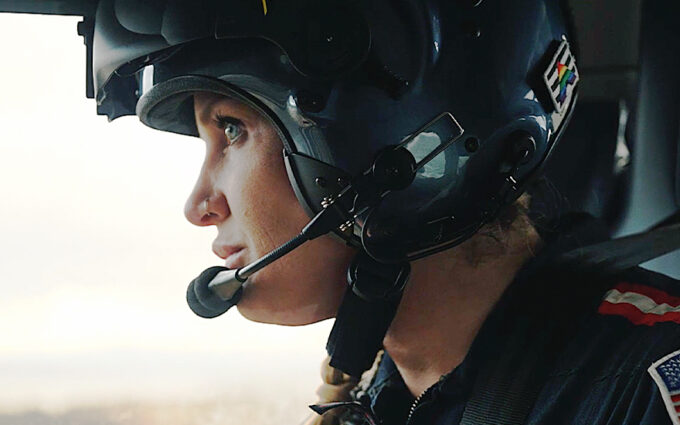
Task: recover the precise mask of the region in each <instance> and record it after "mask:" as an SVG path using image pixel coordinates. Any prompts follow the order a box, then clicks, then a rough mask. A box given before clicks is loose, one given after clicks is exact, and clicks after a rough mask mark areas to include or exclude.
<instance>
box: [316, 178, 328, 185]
mask: <svg viewBox="0 0 680 425" xmlns="http://www.w3.org/2000/svg"><path fill="white" fill-rule="evenodd" d="M314 183H316V185H317V186H319V187H326V179H324V178H323V177H317V178H316V179H314Z"/></svg>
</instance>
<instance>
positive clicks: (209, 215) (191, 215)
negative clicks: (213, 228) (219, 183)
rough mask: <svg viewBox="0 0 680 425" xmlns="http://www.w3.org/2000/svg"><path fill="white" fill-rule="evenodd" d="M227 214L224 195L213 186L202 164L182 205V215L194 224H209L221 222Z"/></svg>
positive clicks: (227, 205)
mask: <svg viewBox="0 0 680 425" xmlns="http://www.w3.org/2000/svg"><path fill="white" fill-rule="evenodd" d="M229 214H230V210H229V204H228V203H227V197H226V195H225V194H224V193H223V192H222V191H221V190H219V189H218V188H217V187H216V186H215V184H214V182H213V179H212V177H211V175H210V173H209V172H207V170H206V167H205V166H204V167H203V169H201V173H200V175H199V176H198V180H197V181H196V185H195V186H194V189H193V191H192V192H191V195H189V198H188V199H187V201H186V204H185V205H184V216H185V217H186V218H187V220H189V222H190V223H192V224H195V225H196V226H210V225H213V224H215V225H216V224H219V223H221V222H222V221H224V220H225V219H226V218H227V217H228V216H229Z"/></svg>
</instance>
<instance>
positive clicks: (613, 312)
mask: <svg viewBox="0 0 680 425" xmlns="http://www.w3.org/2000/svg"><path fill="white" fill-rule="evenodd" d="M597 311H598V313H600V314H603V315H610V316H623V317H625V318H626V319H628V320H629V321H630V322H631V323H633V324H635V325H646V326H652V325H655V324H657V323H661V322H675V323H680V297H676V296H672V295H670V294H668V293H667V292H665V291H662V290H660V289H656V288H653V287H651V286H646V285H639V284H635V283H626V282H621V283H618V284H616V286H614V287H613V288H612V289H610V290H609V291H607V293H606V294H605V296H604V299H603V300H602V304H600V307H599V308H598V310H597ZM678 425H680V423H679V424H678Z"/></svg>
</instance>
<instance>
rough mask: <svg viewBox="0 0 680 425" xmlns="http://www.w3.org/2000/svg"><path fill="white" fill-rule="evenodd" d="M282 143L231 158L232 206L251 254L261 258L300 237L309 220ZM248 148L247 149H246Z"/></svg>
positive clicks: (230, 189)
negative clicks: (288, 169) (287, 166)
mask: <svg viewBox="0 0 680 425" xmlns="http://www.w3.org/2000/svg"><path fill="white" fill-rule="evenodd" d="M279 146H280V142H279V141H278V140H276V141H275V142H274V141H273V140H271V139H270V140H269V143H267V144H266V145H255V144H252V146H249V147H248V148H249V149H242V150H239V151H238V154H237V155H236V154H235V155H233V157H232V158H230V162H232V163H234V167H233V171H234V173H233V174H231V176H232V178H231V181H230V187H229V189H228V192H229V193H230V194H229V195H227V196H228V202H229V206H230V208H231V210H232V215H233V216H234V219H235V220H236V221H237V223H238V225H239V227H241V230H242V231H243V233H244V235H245V236H246V237H247V238H248V239H249V240H250V242H251V248H252V249H254V250H255V252H253V253H251V254H254V255H257V256H261V255H264V254H266V253H267V252H269V251H270V250H272V249H274V248H276V247H278V246H279V245H281V244H283V243H284V242H286V241H288V240H289V239H290V238H292V237H294V236H296V235H297V234H298V233H299V232H300V230H302V228H303V227H304V226H305V225H306V224H307V222H308V221H309V218H308V217H307V214H306V213H305V212H304V210H303V209H302V206H300V205H299V203H298V201H297V198H296V196H295V193H294V192H293V188H292V187H291V185H290V183H289V181H288V176H287V173H286V169H285V164H284V160H283V154H282V148H279ZM245 147H246V146H244V148H245Z"/></svg>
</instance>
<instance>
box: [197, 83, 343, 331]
mask: <svg viewBox="0 0 680 425" xmlns="http://www.w3.org/2000/svg"><path fill="white" fill-rule="evenodd" d="M194 113H195V117H196V126H197V127H198V132H199V135H200V137H201V139H202V140H203V141H204V142H205V146H206V153H205V160H204V162H203V167H202V169H201V173H200V175H199V177H198V181H197V182H196V186H195V187H194V190H193V192H192V193H191V196H190V197H189V199H188V200H187V203H186V206H185V215H186V217H187V219H188V220H189V221H190V222H191V223H193V224H195V225H197V226H211V225H213V226H215V227H216V228H217V237H216V238H215V241H214V242H213V246H212V248H213V252H215V254H217V255H218V256H219V257H220V258H223V259H224V260H225V266H226V267H228V268H231V269H234V268H239V267H243V266H245V265H247V264H249V263H251V262H253V261H255V260H257V259H259V258H260V257H262V256H264V255H265V254H267V253H268V252H270V251H271V250H273V249H275V248H277V247H278V246H280V245H282V244H283V243H285V242H286V241H288V240H289V239H291V238H293V237H294V236H296V235H297V234H298V233H299V232H300V230H302V228H303V227H304V226H305V225H306V224H307V223H308V222H309V217H308V216H307V214H306V213H305V212H304V210H303V209H302V206H301V205H300V204H299V203H298V201H297V198H296V197H295V193H294V192H293V188H292V187H291V185H290V183H289V181H288V177H287V174H286V169H285V165H284V161H283V154H282V152H283V145H282V143H281V140H280V139H279V137H278V135H277V133H276V131H275V129H274V127H273V126H272V124H271V123H270V122H269V120H267V119H266V118H265V117H262V116H261V115H260V114H259V113H258V112H257V111H255V110H254V109H252V108H251V107H249V106H247V105H246V104H244V103H242V102H240V101H238V100H236V99H232V98H229V97H226V96H221V95H216V94H212V93H197V94H195V95H194ZM354 252H355V250H354V249H353V248H350V247H348V246H346V245H345V244H344V243H343V242H341V241H339V240H337V239H335V238H333V237H331V236H329V235H326V236H322V237H320V238H317V239H315V240H312V241H310V242H306V243H305V244H303V245H302V246H301V247H299V248H297V249H295V250H294V251H292V252H291V253H290V254H287V255H285V256H284V257H282V258H280V259H279V260H276V261H275V262H274V263H272V264H270V265H269V266H267V267H265V268H263V269H262V270H260V271H258V272H257V273H255V274H254V275H253V276H251V277H250V278H249V279H248V282H249V284H248V285H246V288H245V290H244V293H243V298H242V299H241V301H240V302H239V304H238V309H239V311H240V312H241V314H242V315H243V316H245V317H246V318H248V319H251V320H254V321H258V322H267V323H278V324H286V325H301V324H308V323H313V322H317V321H319V320H323V319H326V318H329V317H333V316H334V315H335V313H336V312H337V310H338V306H339V305H340V300H341V298H342V294H343V293H344V290H345V287H346V280H345V275H346V270H347V267H348V265H349V263H350V262H351V260H352V258H353V254H354Z"/></svg>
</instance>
